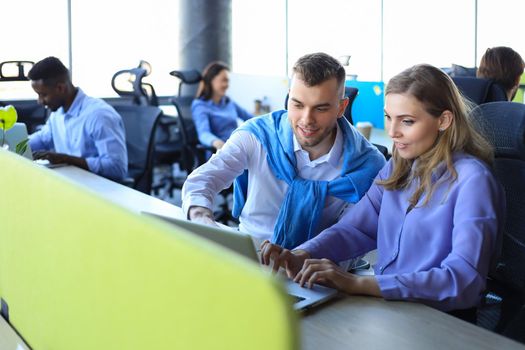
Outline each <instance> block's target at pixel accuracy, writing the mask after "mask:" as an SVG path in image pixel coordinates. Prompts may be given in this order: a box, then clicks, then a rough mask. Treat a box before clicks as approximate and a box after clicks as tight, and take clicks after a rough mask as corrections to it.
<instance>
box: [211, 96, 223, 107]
mask: <svg viewBox="0 0 525 350" xmlns="http://www.w3.org/2000/svg"><path fill="white" fill-rule="evenodd" d="M226 102H227V100H226V96H223V97H222V98H221V99H220V100H219V103H215V102H213V100H212V99H211V98H210V99H209V100H206V103H208V104H209V105H211V106H219V107H222V106H224V105H225V104H226Z"/></svg>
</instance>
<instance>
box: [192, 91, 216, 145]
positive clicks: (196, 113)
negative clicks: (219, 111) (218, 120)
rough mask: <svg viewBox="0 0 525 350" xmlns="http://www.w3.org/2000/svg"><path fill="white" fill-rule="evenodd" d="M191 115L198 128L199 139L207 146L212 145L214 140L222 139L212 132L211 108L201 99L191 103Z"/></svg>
mask: <svg viewBox="0 0 525 350" xmlns="http://www.w3.org/2000/svg"><path fill="white" fill-rule="evenodd" d="M191 117H192V118H193V122H194V123H195V128H196V129H197V135H198V137H199V141H200V142H201V143H202V144H203V145H206V146H211V145H212V143H213V141H215V140H217V139H220V138H219V137H217V136H216V135H215V134H213V133H212V132H211V126H210V113H209V108H208V107H207V106H206V105H205V104H204V103H203V102H202V101H200V100H194V101H193V103H192V104H191Z"/></svg>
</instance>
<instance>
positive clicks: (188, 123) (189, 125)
mask: <svg viewBox="0 0 525 350" xmlns="http://www.w3.org/2000/svg"><path fill="white" fill-rule="evenodd" d="M170 74H171V75H172V76H174V77H175V78H177V79H179V87H178V92H177V96H175V97H173V99H172V103H173V105H174V106H175V109H176V110H177V122H178V125H179V127H180V133H181V136H182V144H183V151H182V156H181V159H182V160H181V167H182V168H183V169H184V170H185V171H187V172H188V174H189V173H191V172H192V171H193V170H194V169H195V168H197V167H199V166H200V165H202V164H204V163H205V162H206V161H207V160H208V157H209V155H210V154H211V153H213V152H215V149H214V148H213V147H210V146H206V145H203V144H202V143H200V141H199V137H198V135H197V130H196V128H195V124H194V123H193V119H192V116H191V104H192V102H193V100H194V98H195V97H194V95H193V94H191V95H184V94H183V88H184V86H188V85H194V84H197V83H199V82H200V81H201V75H200V73H199V72H198V71H197V70H174V71H172V72H170ZM181 185H182V184H181ZM231 194H232V186H230V187H229V188H227V189H224V190H223V191H221V192H220V195H221V196H222V198H223V202H222V203H221V205H220V210H219V211H217V212H215V213H214V216H215V220H217V221H220V222H222V223H224V224H226V225H228V224H229V223H234V224H237V223H238V220H237V219H236V218H234V217H233V216H232V214H231V209H230V206H229V196H230V195H231Z"/></svg>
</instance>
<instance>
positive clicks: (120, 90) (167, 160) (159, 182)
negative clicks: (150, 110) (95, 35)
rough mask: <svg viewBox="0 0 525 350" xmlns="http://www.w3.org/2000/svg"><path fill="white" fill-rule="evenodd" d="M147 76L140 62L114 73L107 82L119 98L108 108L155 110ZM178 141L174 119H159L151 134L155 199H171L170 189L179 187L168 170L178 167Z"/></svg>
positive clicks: (146, 67)
mask: <svg viewBox="0 0 525 350" xmlns="http://www.w3.org/2000/svg"><path fill="white" fill-rule="evenodd" d="M150 73H151V65H150V64H149V63H148V62H147V61H144V60H141V61H140V63H139V65H138V66H137V67H135V68H131V69H123V70H120V71H118V72H116V73H115V74H114V75H113V77H112V79H111V86H112V88H113V90H114V91H115V92H116V93H117V94H118V95H119V96H120V97H121V98H122V100H121V101H117V102H115V101H112V104H113V105H114V106H115V105H121V104H126V105H128V104H132V105H137V106H158V105H159V100H158V97H157V94H156V92H155V88H154V87H153V85H152V84H150V83H148V82H146V81H145V80H144V78H145V77H147V76H148V75H149V74H150ZM182 156H183V154H182V137H181V134H180V128H179V125H178V122H177V120H176V118H175V117H174V116H169V115H164V114H163V115H162V116H161V117H160V119H159V121H158V123H157V127H156V130H155V153H154V167H156V168H157V169H156V170H158V171H156V173H157V175H156V176H155V179H154V180H155V182H154V184H153V185H152V190H153V192H154V193H155V195H159V194H160V193H161V192H163V194H164V195H166V196H168V197H171V196H172V195H173V189H174V188H180V187H182V182H183V181H182V180H181V179H175V178H174V176H173V169H172V166H173V164H175V163H181V161H183V160H181V157H182Z"/></svg>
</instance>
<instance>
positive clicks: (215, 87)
mask: <svg viewBox="0 0 525 350" xmlns="http://www.w3.org/2000/svg"><path fill="white" fill-rule="evenodd" d="M228 73H229V69H228V66H227V65H226V64H224V63H222V62H218V61H216V62H212V63H210V64H209V65H208V66H207V67H206V68H205V69H204V71H203V73H202V81H201V82H200V85H199V90H198V91H197V98H196V99H195V100H194V101H193V103H192V105H191V112H192V118H193V121H194V123H195V127H196V128H197V134H198V136H199V141H200V142H201V143H202V144H204V145H206V146H213V147H215V148H216V149H220V148H222V146H223V145H224V142H225V141H226V140H227V139H228V138H229V137H230V135H231V133H232V132H233V130H235V129H236V128H237V120H238V119H242V120H248V119H250V118H251V117H252V114H250V113H249V112H247V111H246V110H245V109H243V108H242V107H240V106H239V105H237V104H236V103H235V102H233V101H232V100H231V99H230V98H229V97H228V96H226V90H228V86H229V74H228Z"/></svg>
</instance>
